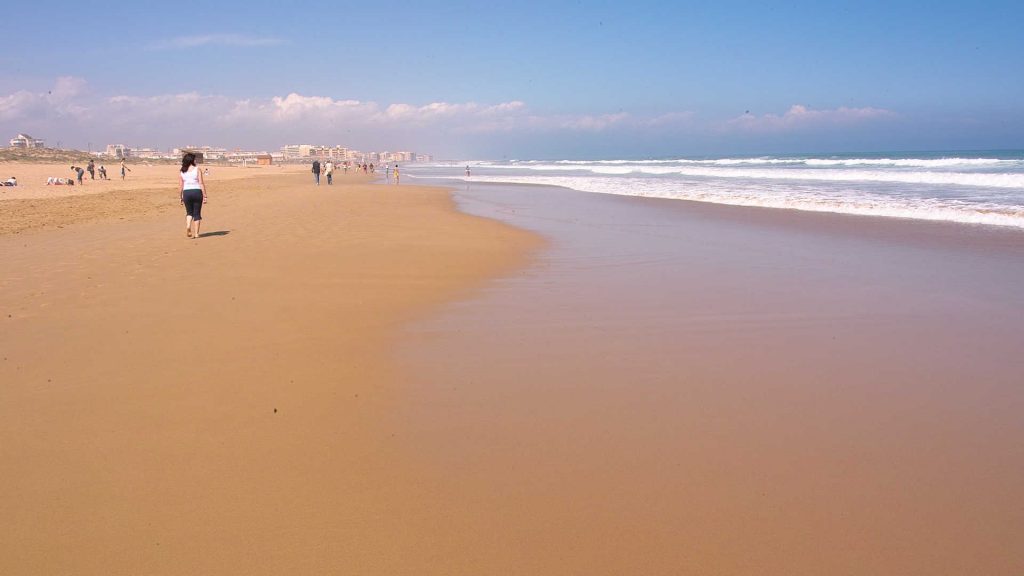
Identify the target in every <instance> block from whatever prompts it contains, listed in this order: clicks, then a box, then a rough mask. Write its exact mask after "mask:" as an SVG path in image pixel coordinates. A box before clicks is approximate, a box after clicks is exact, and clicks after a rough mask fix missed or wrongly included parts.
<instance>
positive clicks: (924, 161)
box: [492, 157, 1024, 169]
mask: <svg viewBox="0 0 1024 576" xmlns="http://www.w3.org/2000/svg"><path fill="white" fill-rule="evenodd" d="M628 165H636V166H650V165H663V166H668V165H676V166H758V165H768V166H776V165H782V166H785V165H793V166H814V167H834V166H837V167H838V166H886V167H904V168H955V167H957V166H963V167H984V166H1000V165H1003V166H1012V165H1017V166H1024V162H1022V161H1021V160H1007V159H1000V158H960V157H948V158H797V157H782V158H769V157H761V158H714V159H706V160H693V159H687V158H679V159H674V160H586V161H584V160H556V161H554V162H545V161H517V162H514V163H512V164H505V165H502V164H492V166H495V167H502V166H507V167H518V168H526V167H544V168H545V169H556V168H561V169H566V168H569V167H591V166H628Z"/></svg>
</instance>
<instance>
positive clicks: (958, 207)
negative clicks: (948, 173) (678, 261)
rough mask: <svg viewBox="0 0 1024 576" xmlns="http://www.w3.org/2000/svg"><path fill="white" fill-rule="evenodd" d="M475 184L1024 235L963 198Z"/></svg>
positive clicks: (648, 184) (1006, 213)
mask: <svg viewBox="0 0 1024 576" xmlns="http://www.w3.org/2000/svg"><path fill="white" fill-rule="evenodd" d="M472 179H473V180H474V181H477V182H480V181H484V182H502V183H518V184H542V185H549V186H561V187H564V188H572V189H574V190H580V191H583V192H595V193H601V194H616V195H624V196H642V197H649V198H668V199H677V200H692V201H697V202H710V203H715V204H730V205H736V206H757V207H764V208H784V209H790V210H805V211H812V212H834V213H841V214H859V215H865V216H884V217H892V218H913V219H918V220H941V221H950V222H961V223H968V224H987V225H994V226H1010V227H1015V228H1022V229H1024V206H1022V205H1016V204H1002V203H997V202H985V201H968V200H964V199H961V198H950V199H941V198H918V197H910V196H904V197H894V196H884V195H880V194H873V193H866V192H863V191H859V190H856V189H849V188H843V189H831V190H822V189H820V188H815V187H813V186H811V187H799V186H798V187H791V186H773V187H768V188H766V187H764V186H756V185H755V186H735V185H728V184H724V183H722V182H717V183H711V184H710V185H709V184H708V183H705V184H704V185H700V184H698V183H690V184H689V185H680V183H678V182H673V181H666V180H657V179H651V178H616V179H611V178H603V177H600V176H594V177H586V176H584V177H573V176H512V175H509V176H479V177H478V176H474V177H473V178H472Z"/></svg>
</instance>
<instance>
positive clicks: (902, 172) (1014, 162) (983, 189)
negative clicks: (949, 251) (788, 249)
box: [407, 151, 1024, 228]
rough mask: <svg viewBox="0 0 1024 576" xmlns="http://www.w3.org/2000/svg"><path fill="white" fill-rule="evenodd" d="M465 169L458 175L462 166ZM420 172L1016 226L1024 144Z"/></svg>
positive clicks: (1023, 218) (1022, 193)
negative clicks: (986, 148)
mask: <svg viewBox="0 0 1024 576" xmlns="http://www.w3.org/2000/svg"><path fill="white" fill-rule="evenodd" d="M467 165H468V166H469V168H470V171H471V175H470V176H469V177H467V176H466V175H465V169H466V166H467ZM410 168H411V170H409V171H407V173H408V174H409V175H410V176H412V177H414V178H419V179H435V178H445V179H453V178H454V179H462V180H469V181H474V182H500V183H514V184H543V185H550V186H560V187H564V188H571V189H574V190H580V191H583V192H594V193H602V194H619V195H627V196H645V197H652V198H668V199H680V200H693V201H698V202H712V203H716V204H733V205H740V206H761V207H767V208H783V209H791V210H807V211H815V212H837V213H845V214H861V215H867V216H886V217H895V218H914V219H921V220H944V221H951V222H962V223H971V224H985V225H996V226H1011V227H1017V228H1024V151H980V152H979V151H974V152H927V153H898V154H897V153H889V154H841V155H811V154H807V155H778V156H750V157H743V156H737V157H705V158H668V159H639V160H623V159H607V160H508V161H471V162H465V161H462V162H445V163H435V164H429V165H413V166H411V167H410Z"/></svg>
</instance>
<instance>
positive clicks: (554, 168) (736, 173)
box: [491, 163, 1024, 190]
mask: <svg viewBox="0 0 1024 576" xmlns="http://www.w3.org/2000/svg"><path fill="white" fill-rule="evenodd" d="M491 168H495V169H499V170H530V171H537V172H567V171H569V172H590V173H592V174H603V175H609V176H615V175H620V176H622V175H629V174H651V175H678V176H691V177H700V178H745V179H752V180H753V179H756V180H813V181H826V182H893V183H903V184H932V185H940V186H945V185H952V186H984V187H989V188H1017V189H1021V190H1024V173H1020V172H1018V173H1011V172H950V171H930V170H917V171H904V170H854V169H841V170H828V169H816V168H789V167H786V168H720V167H702V166H664V165H660V166H649V165H641V164H636V163H634V164H621V165H605V164H600V165H596V164H594V163H589V164H528V165H523V164H518V165H514V166H512V165H506V166H492V167H491Z"/></svg>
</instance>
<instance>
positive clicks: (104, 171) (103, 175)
mask: <svg viewBox="0 0 1024 576" xmlns="http://www.w3.org/2000/svg"><path fill="white" fill-rule="evenodd" d="M99 172H100V178H101V179H103V180H109V178H107V169H106V168H104V167H103V164H100V170H99Z"/></svg>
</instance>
